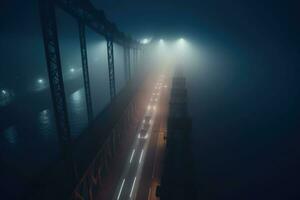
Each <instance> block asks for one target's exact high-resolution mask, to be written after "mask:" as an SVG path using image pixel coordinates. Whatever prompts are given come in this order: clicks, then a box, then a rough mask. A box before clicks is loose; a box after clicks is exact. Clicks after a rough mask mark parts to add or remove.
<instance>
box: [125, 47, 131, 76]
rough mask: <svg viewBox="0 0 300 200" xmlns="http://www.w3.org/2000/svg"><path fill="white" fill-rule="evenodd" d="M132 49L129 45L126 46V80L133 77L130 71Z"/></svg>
mask: <svg viewBox="0 0 300 200" xmlns="http://www.w3.org/2000/svg"><path fill="white" fill-rule="evenodd" d="M129 52H130V49H129V47H128V46H124V63H125V77H126V80H127V81H129V80H130V78H131V72H130V54H129Z"/></svg>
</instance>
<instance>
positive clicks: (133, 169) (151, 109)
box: [117, 91, 160, 199]
mask: <svg viewBox="0 0 300 200" xmlns="http://www.w3.org/2000/svg"><path fill="white" fill-rule="evenodd" d="M159 94H160V92H158V91H156V92H154V93H153V95H152V96H151V99H152V98H153V96H155V97H156V99H159ZM156 104H157V103H154V104H153V103H151V106H149V105H148V108H147V111H146V113H145V115H144V117H143V120H144V119H145V117H146V116H147V115H149V114H150V116H151V119H152V121H156V120H155V117H156V112H155V111H156ZM144 125H145V124H140V125H139V129H138V131H139V132H140V131H141V129H142V127H143V126H144ZM149 126H150V128H148V131H147V132H149V133H148V134H149V135H152V134H151V130H152V128H153V123H151V124H149ZM145 140H146V145H145V144H144V142H143V139H141V140H138V141H137V145H138V146H137V145H136V143H135V145H134V150H133V151H132V153H131V156H130V159H129V164H130V165H129V169H128V170H125V176H123V177H124V178H123V180H122V183H121V185H120V189H119V193H118V196H117V199H127V198H131V197H132V194H133V192H134V191H133V190H134V189H135V184H136V181H137V177H138V176H139V175H140V174H141V172H142V166H138V165H136V163H137V157H136V156H135V154H136V152H138V151H140V152H141V156H140V158H139V164H140V163H141V161H142V155H143V153H144V149H145V150H146V151H147V149H148V145H147V144H148V140H147V138H146V139H145ZM140 149H142V150H140ZM142 165H143V164H142ZM133 177H134V178H133ZM137 184H139V181H138V183H137ZM130 185H131V188H130ZM129 188H130V189H129ZM129 190H130V192H129ZM128 193H129V196H128Z"/></svg>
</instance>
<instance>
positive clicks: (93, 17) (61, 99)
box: [39, 0, 139, 199]
mask: <svg viewBox="0 0 300 200" xmlns="http://www.w3.org/2000/svg"><path fill="white" fill-rule="evenodd" d="M56 7H59V8H61V9H62V10H63V11H64V12H66V13H68V14H69V15H71V16H72V17H74V18H75V20H76V21H77V22H78V31H79V41H80V52H81V60H82V71H83V78H84V88H85V95H86V104H87V112H88V120H89V122H91V121H92V120H93V108H92V98H91V90H90V79H89V70H88V58H87V57H88V56H87V55H88V52H87V45H86V36H85V28H86V27H89V28H90V29H91V30H93V31H95V32H96V33H98V34H100V35H102V36H104V37H105V38H106V40H107V59H108V71H109V87H110V97H111V100H113V98H114V97H115V95H116V87H115V85H116V84H115V70H114V48H113V44H114V43H117V44H119V45H121V46H123V47H124V65H125V66H124V67H125V76H126V80H130V79H131V69H130V66H131V63H130V49H133V48H134V49H138V48H139V42H137V41H135V40H133V39H131V38H130V37H128V36H126V35H125V34H124V33H122V32H120V31H119V30H118V29H117V27H116V26H115V24H114V23H112V22H110V21H109V20H108V19H107V18H106V17H105V15H104V12H103V11H102V10H97V9H95V8H94V7H93V6H92V4H91V3H90V1H89V0H39V10H40V18H41V25H42V26H41V27H42V33H43V40H44V47H45V55H46V61H47V69H48V76H49V84H50V89H51V95H52V101H53V107H54V112H55V119H56V127H57V132H58V137H59V140H60V143H61V150H62V154H63V158H64V160H65V161H67V163H68V165H66V166H67V167H68V170H69V171H71V173H72V176H73V178H72V180H73V184H74V185H75V184H76V185H77V184H78V183H77V181H76V180H77V178H78V177H77V173H76V170H75V169H76V166H75V164H74V162H73V156H72V148H71V135H70V124H69V119H68V110H67V104H66V95H65V90H64V80H63V75H62V65H61V59H60V51H59V42H58V34H57V25H56V17H55V9H56ZM135 57H136V56H135ZM132 64H133V63H132ZM119 137H120V136H119V135H118V134H117V132H113V134H112V135H111V136H110V137H109V139H108V140H107V144H105V146H104V147H103V151H102V153H101V156H99V155H98V156H97V160H95V161H94V163H93V164H92V165H93V166H94V167H95V168H93V170H96V171H93V173H96V172H98V171H99V170H100V169H102V168H103V169H104V168H107V167H106V165H107V164H106V163H107V162H108V159H109V158H110V157H111V155H112V154H113V152H114V149H115V146H116V143H117V140H118V138H119ZM90 178H91V181H92V182H95V180H94V179H93V178H92V176H90ZM98 178H99V177H98ZM97 181H98V180H97ZM99 181H100V180H99ZM78 187H81V186H78ZM79 193H80V192H79ZM79 193H78V194H79ZM89 199H91V198H89Z"/></svg>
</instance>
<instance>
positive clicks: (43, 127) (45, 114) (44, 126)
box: [38, 109, 55, 140]
mask: <svg viewBox="0 0 300 200" xmlns="http://www.w3.org/2000/svg"><path fill="white" fill-rule="evenodd" d="M38 132H39V133H40V134H41V136H42V137H43V139H44V140H48V139H49V137H50V135H53V134H55V124H54V119H53V116H52V113H51V112H50V110H49V109H46V110H43V111H42V112H40V113H39V114H38Z"/></svg>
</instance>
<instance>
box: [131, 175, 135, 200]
mask: <svg viewBox="0 0 300 200" xmlns="http://www.w3.org/2000/svg"><path fill="white" fill-rule="evenodd" d="M135 181H136V177H134V181H133V184H132V187H131V191H130V198H131V196H132V192H133V189H134V185H135Z"/></svg>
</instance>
